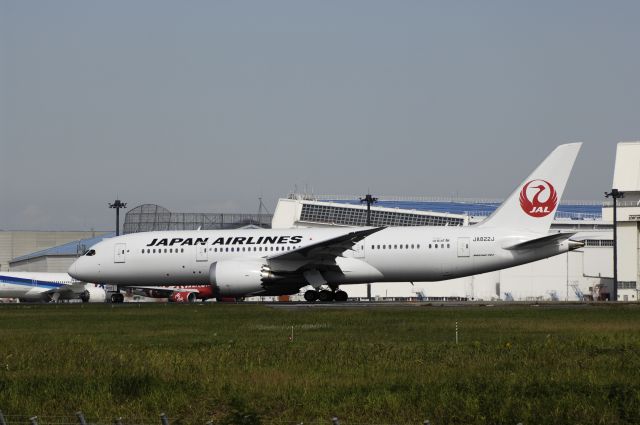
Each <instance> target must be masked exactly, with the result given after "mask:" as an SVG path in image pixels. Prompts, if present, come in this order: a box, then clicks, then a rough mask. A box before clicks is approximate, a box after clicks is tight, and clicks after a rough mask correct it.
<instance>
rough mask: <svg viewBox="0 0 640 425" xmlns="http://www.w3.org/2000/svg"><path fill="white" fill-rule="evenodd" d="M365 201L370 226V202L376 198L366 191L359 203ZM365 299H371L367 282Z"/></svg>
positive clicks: (372, 202)
mask: <svg viewBox="0 0 640 425" xmlns="http://www.w3.org/2000/svg"><path fill="white" fill-rule="evenodd" d="M364 202H366V203H367V226H371V204H374V203H376V202H378V198H374V197H373V196H371V194H370V193H367V194H366V195H365V197H364V198H360V203H361V204H362V203H364ZM367 299H368V300H369V301H371V284H370V283H367Z"/></svg>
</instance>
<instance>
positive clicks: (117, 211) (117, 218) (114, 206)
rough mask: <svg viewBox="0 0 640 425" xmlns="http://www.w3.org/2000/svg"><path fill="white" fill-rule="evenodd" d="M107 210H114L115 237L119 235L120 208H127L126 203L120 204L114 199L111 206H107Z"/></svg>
mask: <svg viewBox="0 0 640 425" xmlns="http://www.w3.org/2000/svg"><path fill="white" fill-rule="evenodd" d="M109 208H115V210H116V236H119V235H120V208H127V203H126V202H120V199H116V200H115V201H114V202H113V204H111V203H110V204H109Z"/></svg>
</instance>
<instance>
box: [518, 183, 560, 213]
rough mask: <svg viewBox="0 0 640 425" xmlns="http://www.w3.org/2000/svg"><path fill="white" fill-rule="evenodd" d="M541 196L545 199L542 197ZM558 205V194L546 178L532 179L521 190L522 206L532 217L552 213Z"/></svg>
mask: <svg viewBox="0 0 640 425" xmlns="http://www.w3.org/2000/svg"><path fill="white" fill-rule="evenodd" d="M531 195H533V197H531ZM541 197H542V199H543V200H541V199H540V198H541ZM557 205H558V194H557V193H556V190H555V189H554V187H553V186H552V185H551V183H549V182H548V181H546V180H531V181H529V182H527V184H525V185H524V187H523V188H522V191H521V192H520V206H521V207H522V210H523V211H524V212H525V213H527V214H529V215H530V216H531V217H538V218H539V217H545V216H547V215H549V214H551V213H552V212H553V211H554V210H555V209H556V206H557Z"/></svg>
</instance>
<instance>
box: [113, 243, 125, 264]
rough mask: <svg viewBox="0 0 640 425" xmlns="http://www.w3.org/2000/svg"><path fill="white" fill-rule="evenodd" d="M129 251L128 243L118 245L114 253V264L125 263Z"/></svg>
mask: <svg viewBox="0 0 640 425" xmlns="http://www.w3.org/2000/svg"><path fill="white" fill-rule="evenodd" d="M126 251H127V244H126V243H117V244H116V245H115V248H114V252H113V262H114V263H124V262H125V259H126V256H125V252H126Z"/></svg>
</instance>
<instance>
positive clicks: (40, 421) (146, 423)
mask: <svg viewBox="0 0 640 425" xmlns="http://www.w3.org/2000/svg"><path fill="white" fill-rule="evenodd" d="M187 423H188V424H191V423H192V422H191V421H188V422H187V421H183V420H181V419H179V418H170V417H168V416H167V415H166V414H164V413H161V414H160V415H159V416H158V417H156V418H127V419H125V418H114V419H111V420H102V419H99V420H91V419H86V418H85V416H84V413H82V412H81V411H78V412H76V413H75V414H74V415H68V416H26V415H3V413H2V411H0V425H184V424H187ZM202 424H204V425H217V424H220V425H341V424H342V422H341V421H340V419H339V418H338V417H336V416H333V417H331V418H329V419H327V420H326V421H310V422H304V421H270V420H262V419H260V418H259V417H258V416H256V415H251V414H241V415H236V416H233V415H232V416H226V417H224V418H221V419H218V420H215V421H214V420H209V421H203V422H202ZM343 425H390V424H381V423H375V424H373V423H366V424H365V423H361V422H348V423H345V424H343ZM414 425H431V421H429V420H428V419H425V420H424V421H423V422H421V423H420V424H414ZM517 425H522V424H517Z"/></svg>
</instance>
